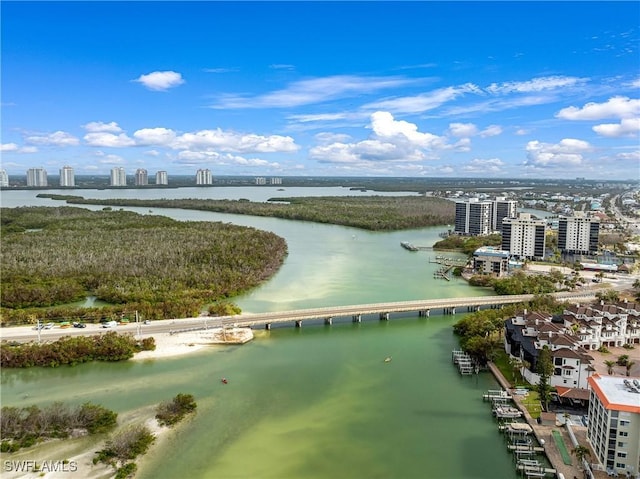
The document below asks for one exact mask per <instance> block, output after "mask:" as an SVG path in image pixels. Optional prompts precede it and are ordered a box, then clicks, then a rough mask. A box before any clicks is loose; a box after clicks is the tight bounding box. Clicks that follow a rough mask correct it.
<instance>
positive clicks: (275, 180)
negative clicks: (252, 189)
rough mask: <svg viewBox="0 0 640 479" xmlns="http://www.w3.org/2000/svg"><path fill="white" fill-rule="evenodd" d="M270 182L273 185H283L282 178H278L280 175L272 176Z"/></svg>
mask: <svg viewBox="0 0 640 479" xmlns="http://www.w3.org/2000/svg"><path fill="white" fill-rule="evenodd" d="M269 183H271V184H272V185H281V184H282V178H278V177H274V178H270V179H269Z"/></svg>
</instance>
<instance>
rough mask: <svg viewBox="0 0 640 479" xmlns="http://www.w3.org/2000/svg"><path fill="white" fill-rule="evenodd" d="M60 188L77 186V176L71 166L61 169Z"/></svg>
mask: <svg viewBox="0 0 640 479" xmlns="http://www.w3.org/2000/svg"><path fill="white" fill-rule="evenodd" d="M60 186H61V187H69V186H76V175H75V173H74V172H73V168H71V167H70V166H63V167H62V168H60Z"/></svg>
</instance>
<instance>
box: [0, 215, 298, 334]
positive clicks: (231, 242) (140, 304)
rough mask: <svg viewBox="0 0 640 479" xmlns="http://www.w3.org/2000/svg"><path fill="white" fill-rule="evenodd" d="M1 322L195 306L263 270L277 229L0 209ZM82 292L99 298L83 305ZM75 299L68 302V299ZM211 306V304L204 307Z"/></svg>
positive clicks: (279, 245)
mask: <svg viewBox="0 0 640 479" xmlns="http://www.w3.org/2000/svg"><path fill="white" fill-rule="evenodd" d="M0 222H1V223H0V225H1V230H0V235H1V236H0V238H1V240H2V250H1V251H0V260H1V261H2V278H1V283H0V286H1V288H2V305H1V307H0V321H1V323H2V325H11V324H35V322H36V321H37V320H38V319H40V320H44V321H47V320H51V321H53V320H59V319H62V318H64V319H65V320H67V321H69V320H75V319H78V320H82V321H83V322H99V321H101V320H102V321H104V320H119V319H121V318H122V317H123V316H126V315H130V314H131V312H132V311H137V312H138V313H139V314H140V315H141V317H142V318H144V319H165V318H181V317H193V316H197V315H198V314H199V313H200V312H201V311H202V310H203V308H205V307H207V305H210V304H212V303H213V304H216V303H217V304H219V305H220V306H219V310H220V313H221V314H226V313H227V312H228V311H237V308H235V307H233V305H229V304H228V303H227V301H226V300H227V298H229V297H232V296H235V295H237V294H239V293H241V292H244V291H247V290H249V289H251V288H253V287H255V286H257V285H258V284H260V283H261V282H263V281H265V280H266V279H268V278H269V277H271V276H272V275H273V274H274V273H275V272H276V271H277V270H278V269H279V268H280V266H281V265H282V262H283V261H284V258H285V257H286V255H287V245H286V242H285V240H284V239H283V238H281V237H279V236H277V235H275V234H273V233H271V232H266V231H260V230H258V229H255V228H248V227H242V226H237V225H232V224H223V223H218V222H182V221H176V220H173V219H171V218H167V217H163V216H153V215H139V214H137V213H133V212H128V211H110V210H109V211H89V210H86V209H83V208H78V207H70V206H62V207H53V208H52V207H20V208H1V209H0ZM87 296H94V297H95V298H97V299H98V300H101V301H104V302H105V303H107V305H106V306H103V307H99V308H83V307H79V306H78V304H77V303H78V302H84V300H85V299H86V297H87ZM74 303H76V304H75V305H74ZM212 310H213V312H214V313H215V312H216V308H212Z"/></svg>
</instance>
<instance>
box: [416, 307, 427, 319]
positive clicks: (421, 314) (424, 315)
mask: <svg viewBox="0 0 640 479" xmlns="http://www.w3.org/2000/svg"><path fill="white" fill-rule="evenodd" d="M418 316H419V317H421V318H428V317H429V310H428V309H421V310H420V311H418Z"/></svg>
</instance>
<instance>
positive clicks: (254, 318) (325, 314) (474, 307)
mask: <svg viewBox="0 0 640 479" xmlns="http://www.w3.org/2000/svg"><path fill="white" fill-rule="evenodd" d="M552 296H555V298H556V299H558V300H560V301H590V300H593V299H594V298H595V292H594V291H590V292H580V293H575V292H573V293H554V294H552ZM534 297H535V295H533V294H520V295H506V296H475V297H466V298H446V299H425V300H415V301H398V302H392V303H372V304H356V305H349V306H330V307H323V308H311V309H298V310H293V311H277V312H268V313H256V314H250V313H243V314H241V315H238V316H225V317H223V318H215V319H213V322H217V323H218V324H219V325H221V326H237V327H243V326H244V327H256V326H264V327H265V328H267V329H269V328H270V327H271V325H272V324H278V323H294V324H295V325H296V326H298V327H300V326H302V322H303V321H305V320H324V321H325V323H327V324H331V322H332V321H333V319H334V318H345V317H351V318H352V320H353V321H354V322H360V321H361V320H362V317H363V316H370V315H378V317H379V318H380V319H382V320H388V319H390V317H391V314H393V313H408V312H417V313H418V315H419V316H423V317H426V316H429V315H430V313H431V311H434V310H435V311H441V312H442V313H443V314H456V312H461V311H465V310H466V311H465V312H470V311H478V310H480V309H482V308H483V307H484V308H497V307H501V306H502V305H505V304H513V303H521V302H525V301H530V300H532V299H533V298H534ZM216 320H217V321H216Z"/></svg>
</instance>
